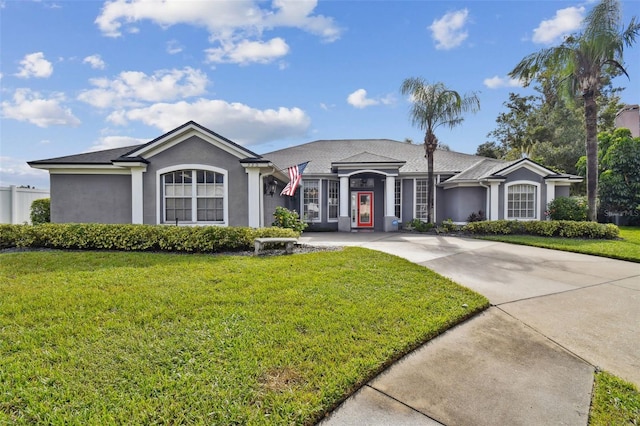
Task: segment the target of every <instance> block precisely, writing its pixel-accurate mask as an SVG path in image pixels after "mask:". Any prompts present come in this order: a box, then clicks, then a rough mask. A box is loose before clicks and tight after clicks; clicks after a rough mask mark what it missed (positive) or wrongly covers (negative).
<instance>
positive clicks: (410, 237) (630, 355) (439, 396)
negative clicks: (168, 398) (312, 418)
mask: <svg viewBox="0 0 640 426" xmlns="http://www.w3.org/2000/svg"><path fill="white" fill-rule="evenodd" d="M300 242H301V243H304V244H310V245H319V246H323V245H332V246H335V245H339V246H361V247H366V248H370V249H373V250H379V251H383V252H386V253H390V254H394V255H397V256H400V257H403V258H406V259H408V260H409V261H411V262H414V263H417V264H420V265H422V266H425V267H427V268H429V269H432V270H434V271H436V272H438V273H440V274H441V275H444V276H446V277H449V278H451V279H453V280H454V281H456V282H458V283H459V284H462V285H464V286H466V287H469V288H471V289H473V290H475V291H477V292H479V293H481V294H483V295H485V296H486V297H487V298H488V299H489V300H490V301H491V304H492V307H491V308H490V309H488V310H487V311H485V312H484V313H482V314H480V315H478V316H476V317H474V318H472V319H470V320H469V321H467V322H465V323H463V324H460V325H458V326H457V327H454V328H453V329H451V330H449V331H448V332H446V333H444V334H443V335H441V336H439V337H438V338H436V339H433V340H432V341H430V342H428V343H427V344H425V345H424V346H423V347H421V348H419V349H418V350H416V351H414V352H413V353H411V354H409V355H408V356H407V357H405V358H404V359H402V360H401V361H399V362H398V363H396V364H394V365H392V366H391V367H390V368H389V369H388V370H386V371H385V372H384V373H382V374H381V375H380V376H378V377H376V378H374V379H373V380H372V381H371V382H369V383H368V384H367V385H366V386H364V387H363V388H362V389H361V390H360V391H358V392H357V393H356V394H355V395H353V396H352V397H350V398H349V399H347V400H346V401H345V402H344V403H343V404H342V405H341V406H340V407H339V408H338V409H337V410H336V411H335V412H334V413H332V414H331V416H329V417H328V418H327V419H326V420H324V421H323V422H322V424H323V425H350V424H353V425H389V424H393V425H434V424H444V425H496V424H509V425H539V424H567V425H586V424H587V421H588V413H589V405H590V400H591V391H592V385H593V372H594V371H595V369H596V368H600V369H603V370H606V371H609V372H611V373H613V374H615V375H617V376H620V377H622V378H624V379H625V380H628V381H630V382H632V383H635V384H636V385H637V386H639V387H640V264H637V263H631V262H624V261H619V260H612V259H606V258H599V257H594V256H587V255H581V254H576V253H567V252H559V251H555V250H547V249H539V248H534V247H526V246H517V245H511V244H504V243H496V242H491V241H482V240H473V239H465V238H458V237H448V236H433V235H428V236H426V235H419V234H406V233H304V234H303V236H302V237H301V238H300Z"/></svg>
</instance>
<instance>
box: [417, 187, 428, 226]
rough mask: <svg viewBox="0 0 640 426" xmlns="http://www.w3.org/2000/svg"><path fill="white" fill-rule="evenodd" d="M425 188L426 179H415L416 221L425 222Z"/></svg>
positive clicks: (426, 212) (426, 211)
mask: <svg viewBox="0 0 640 426" xmlns="http://www.w3.org/2000/svg"><path fill="white" fill-rule="evenodd" d="M427 188H429V185H428V180H427V179H416V215H415V218H416V219H421V220H427V218H428V202H427V197H428V194H427V192H428V191H427Z"/></svg>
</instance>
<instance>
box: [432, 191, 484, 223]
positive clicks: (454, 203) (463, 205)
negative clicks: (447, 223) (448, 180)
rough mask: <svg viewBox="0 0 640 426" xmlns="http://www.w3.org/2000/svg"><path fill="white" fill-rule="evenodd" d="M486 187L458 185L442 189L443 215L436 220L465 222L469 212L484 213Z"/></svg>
mask: <svg viewBox="0 0 640 426" xmlns="http://www.w3.org/2000/svg"><path fill="white" fill-rule="evenodd" d="M486 197H487V195H486V189H485V188H482V187H458V188H451V189H447V190H446V191H444V200H443V201H444V202H441V203H439V204H443V205H444V206H445V207H444V217H442V216H440V217H438V222H441V221H443V220H446V219H451V220H453V221H454V222H466V221H467V219H468V218H469V215H470V214H471V213H478V211H480V210H482V212H483V213H484V214H485V215H486V212H485V208H486V205H487V201H486V200H487V198H486Z"/></svg>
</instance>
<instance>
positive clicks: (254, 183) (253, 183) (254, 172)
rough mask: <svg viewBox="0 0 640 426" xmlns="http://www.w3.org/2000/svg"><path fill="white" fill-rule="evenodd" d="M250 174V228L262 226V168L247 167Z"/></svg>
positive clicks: (248, 209) (248, 203)
mask: <svg viewBox="0 0 640 426" xmlns="http://www.w3.org/2000/svg"><path fill="white" fill-rule="evenodd" d="M245 171H246V172H247V175H249V176H248V191H247V197H248V198H247V212H248V226H249V227H250V228H259V227H260V192H261V191H260V169H258V168H249V167H247V168H246V169H245Z"/></svg>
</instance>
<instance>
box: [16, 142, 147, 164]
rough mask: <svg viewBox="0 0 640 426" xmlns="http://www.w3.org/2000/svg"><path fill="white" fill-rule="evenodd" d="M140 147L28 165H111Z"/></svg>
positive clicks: (66, 157)
mask: <svg viewBox="0 0 640 426" xmlns="http://www.w3.org/2000/svg"><path fill="white" fill-rule="evenodd" d="M140 146H142V145H133V146H125V147H122V148H113V149H105V150H102V151H94V152H85V153H84V154H75V155H67V156H64V157H56V158H49V159H46V160H37V161H29V163H28V164H29V165H31V166H37V165H38V164H111V162H112V161H114V160H118V159H119V158H120V157H121V156H123V155H125V154H126V153H128V152H130V151H131V150H133V149H135V148H137V147H140Z"/></svg>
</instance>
